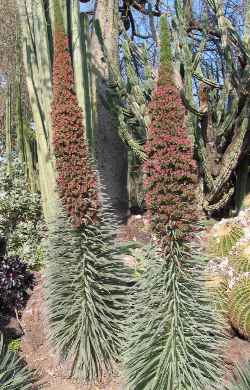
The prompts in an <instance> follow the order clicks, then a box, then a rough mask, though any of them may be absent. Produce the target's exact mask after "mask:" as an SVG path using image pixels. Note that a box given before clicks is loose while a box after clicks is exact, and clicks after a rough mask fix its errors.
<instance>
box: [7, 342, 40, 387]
mask: <svg viewBox="0 0 250 390" xmlns="http://www.w3.org/2000/svg"><path fill="white" fill-rule="evenodd" d="M34 383H35V378H34V373H33V372H32V371H31V370H29V369H28V368H27V366H26V365H25V363H24V362H23V361H22V360H21V359H20V358H19V357H18V355H17V354H16V353H14V352H12V351H10V350H8V348H7V346H6V345H4V343H3V337H2V336H1V337H0V389H1V390H32V389H34Z"/></svg>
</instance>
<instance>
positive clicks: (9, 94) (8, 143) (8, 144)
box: [5, 85, 12, 174]
mask: <svg viewBox="0 0 250 390" xmlns="http://www.w3.org/2000/svg"><path fill="white" fill-rule="evenodd" d="M11 104H12V89H11V85H9V86H8V91H7V97H6V107H5V150H6V158H7V164H8V173H9V174H10V173H11V153H12V142H11V125H12V120H11V115H12V105H11Z"/></svg>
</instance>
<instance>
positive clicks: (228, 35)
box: [173, 0, 250, 214]
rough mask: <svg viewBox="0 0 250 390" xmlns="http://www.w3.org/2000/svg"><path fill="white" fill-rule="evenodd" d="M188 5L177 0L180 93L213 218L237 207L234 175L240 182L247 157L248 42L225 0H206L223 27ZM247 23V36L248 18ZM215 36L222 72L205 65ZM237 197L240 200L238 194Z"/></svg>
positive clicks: (248, 102) (175, 19)
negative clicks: (226, 10) (195, 40)
mask: <svg viewBox="0 0 250 390" xmlns="http://www.w3.org/2000/svg"><path fill="white" fill-rule="evenodd" d="M185 4H186V3H185V2H183V1H181V0H178V1H177V2H176V15H177V16H176V17H175V18H174V20H173V28H174V30H175V34H174V35H173V36H174V38H175V46H176V48H177V49H176V55H177V57H178V59H179V61H180V69H181V74H182V78H183V83H184V86H183V90H182V91H181V95H182V98H183V101H184V103H185V105H186V107H187V109H188V110H189V111H190V113H191V115H192V122H193V134H194V138H195V146H196V152H197V157H198V161H199V167H200V173H201V177H202V180H203V207H204V209H205V210H206V211H207V212H208V213H209V214H213V213H215V214H216V213H217V214H218V212H223V210H225V209H228V208H229V206H230V205H231V207H235V208H237V205H235V200H234V198H233V196H234V194H235V188H236V185H237V184H236V181H235V175H237V176H238V179H240V178H241V174H240V161H242V160H244V158H245V156H246V155H247V153H248V147H247V139H248V133H249V116H248V114H247V113H248V110H249V104H250V100H249V93H248V92H247V91H248V90H249V81H248V80H249V69H250V68H249V66H250V63H249V56H248V55H247V52H248V50H249V47H248V44H249V43H248V39H246V38H241V37H240V36H239V35H238V34H237V32H236V30H235V28H234V27H233V26H232V24H231V22H230V20H229V19H228V18H227V17H226V16H225V15H224V2H223V0H216V1H210V0H207V1H206V5H207V10H209V11H206V12H210V13H212V14H213V15H214V19H213V20H216V21H217V25H218V28H217V27H216V25H215V24H213V23H212V24H211V23H208V14H207V13H205V14H204V16H203V18H202V19H201V20H198V19H195V17H194V15H193V13H192V9H190V12H189V18H188V17H187V12H186V11H185V9H186V7H185ZM188 4H189V3H188ZM189 6H190V4H189ZM245 25H246V35H247V29H248V15H247V16H246V23H245ZM195 30H196V31H198V32H199V37H200V43H199V45H198V46H197V45H196V44H194V43H190V42H192V41H190V37H191V39H192V35H191V33H192V32H193V31H195ZM246 35H245V37H246ZM215 37H216V39H217V42H218V45H219V46H220V53H221V54H218V56H217V57H216V58H217V59H216V61H214V65H213V66H214V67H216V63H217V64H219V63H220V62H221V63H222V64H223V66H222V69H223V71H221V69H219V66H218V65H217V68H216V69H214V70H213V69H212V70H210V69H209V66H208V65H207V66H206V65H204V61H205V60H204V58H205V57H204V53H205V52H206V50H207V49H208V44H209V42H212V41H213V39H215ZM235 48H236V51H237V57H238V62H237V64H236V63H235V59H236V57H235ZM193 49H195V55H193ZM215 56H216V54H215ZM194 82H195V85H196V86H197V85H199V89H200V92H201V93H200V99H199V103H198V104H197V100H195V97H194V93H195V91H194V88H193V85H194ZM202 90H203V92H202ZM244 180H245V179H244ZM238 182H239V180H238V181H237V183H238ZM241 187H242V186H241ZM242 188H243V187H242ZM237 198H238V199H239V197H238V195H237ZM241 198H242V196H241ZM238 209H239V207H238Z"/></svg>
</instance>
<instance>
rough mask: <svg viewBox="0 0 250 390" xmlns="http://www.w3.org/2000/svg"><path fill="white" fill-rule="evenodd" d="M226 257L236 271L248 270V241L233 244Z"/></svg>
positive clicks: (249, 246)
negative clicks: (233, 246)
mask: <svg viewBox="0 0 250 390" xmlns="http://www.w3.org/2000/svg"><path fill="white" fill-rule="evenodd" d="M228 259H229V264H230V265H231V266H232V267H233V268H234V269H235V271H236V272H240V273H241V272H250V242H244V243H241V244H240V245H237V246H235V248H233V250H232V252H231V253H230V254H229V256H228Z"/></svg>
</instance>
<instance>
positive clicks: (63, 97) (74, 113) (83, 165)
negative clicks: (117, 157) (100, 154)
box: [52, 1, 99, 228]
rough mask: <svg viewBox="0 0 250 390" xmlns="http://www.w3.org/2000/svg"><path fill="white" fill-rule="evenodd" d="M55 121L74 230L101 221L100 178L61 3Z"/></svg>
mask: <svg viewBox="0 0 250 390" xmlns="http://www.w3.org/2000/svg"><path fill="white" fill-rule="evenodd" d="M52 122H53V148H54V154H55V157H56V169H57V174H58V176H57V184H58V188H59V194H60V197H61V199H62V203H63V205H64V207H65V209H66V211H67V214H68V216H69V217H70V218H71V220H72V222H73V225H74V227H76V228H79V227H80V226H83V225H87V224H89V223H90V222H96V221H97V212H98V209H99V200H98V193H97V178H96V173H95V171H94V170H93V167H92V165H91V159H90V157H89V151H88V146H87V141H86V137H85V133H84V128H83V124H82V123H83V118H82V112H81V109H80V107H79V105H78V101H77V97H76V93H75V88H74V74H73V67H72V63H71V57H70V52H69V44H68V38H67V36H66V35H65V32H64V26H63V19H62V15H61V10H60V6H59V3H58V1H56V4H55V36H54V62H53V104H52Z"/></svg>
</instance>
